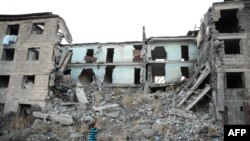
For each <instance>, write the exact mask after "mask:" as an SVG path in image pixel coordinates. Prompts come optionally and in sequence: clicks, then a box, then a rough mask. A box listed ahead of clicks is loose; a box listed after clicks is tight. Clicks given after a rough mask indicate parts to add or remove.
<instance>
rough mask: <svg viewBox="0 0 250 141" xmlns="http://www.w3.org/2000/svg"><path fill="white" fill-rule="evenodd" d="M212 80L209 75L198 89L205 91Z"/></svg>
mask: <svg viewBox="0 0 250 141" xmlns="http://www.w3.org/2000/svg"><path fill="white" fill-rule="evenodd" d="M209 80H210V74H209V75H207V77H206V78H205V79H204V80H203V81H202V82H201V84H200V85H199V86H198V89H204V88H205V87H206V84H209Z"/></svg>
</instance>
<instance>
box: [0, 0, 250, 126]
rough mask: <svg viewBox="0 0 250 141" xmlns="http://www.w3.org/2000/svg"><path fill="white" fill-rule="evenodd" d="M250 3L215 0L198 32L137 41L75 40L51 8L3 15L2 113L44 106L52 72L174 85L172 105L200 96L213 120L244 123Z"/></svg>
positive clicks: (109, 82)
mask: <svg viewBox="0 0 250 141" xmlns="http://www.w3.org/2000/svg"><path fill="white" fill-rule="evenodd" d="M249 13H250V2H249V1H232V0H225V1H224V2H219V3H214V4H213V6H212V7H211V8H209V10H208V12H207V13H206V14H205V16H204V18H203V19H202V20H201V25H200V28H199V31H189V32H188V34H187V35H186V36H173V37H164V36H163V37H150V38H146V35H145V30H143V40H142V41H129V42H108V43H98V42H97V43H79V44H64V45H61V44H60V43H61V40H62V39H63V38H64V39H65V40H66V41H67V42H68V43H71V42H72V39H71V35H70V32H69V30H68V28H67V26H66V24H65V22H64V20H63V19H62V18H61V17H59V16H58V15H53V14H52V13H36V14H26V15H0V39H2V44H1V45H0V59H1V61H0V68H1V69H0V94H1V95H0V103H1V104H2V105H4V107H5V110H4V111H5V112H9V111H14V112H17V111H18V110H20V109H22V108H23V107H27V106H30V105H39V106H40V107H44V106H45V100H46V99H47V98H49V96H50V93H52V92H51V91H50V87H52V86H54V85H55V79H56V76H62V75H65V74H68V75H70V76H71V78H72V79H73V80H75V81H77V82H78V83H80V84H83V85H85V84H90V83H96V84H97V85H99V86H107V87H138V88H141V89H144V92H145V93H149V92H155V91H157V90H166V87H168V86H171V88H173V87H172V86H173V85H175V86H176V87H179V88H178V89H179V90H178V91H177V90H176V91H177V95H178V97H181V100H180V101H176V107H178V108H181V109H184V110H190V109H192V108H193V107H194V106H195V105H198V103H199V102H201V101H202V99H203V98H204V97H206V98H208V99H209V101H210V104H209V109H210V110H213V112H214V115H215V118H216V119H218V120H221V121H223V122H224V123H225V124H248V123H249V122H250V121H249V119H250V117H249V116H250V113H249V108H250V107H249V106H250V105H249V102H248V100H249V91H250V73H249V72H250V69H249V66H250V64H249V62H250V61H249V54H250V50H249V42H250V34H249V33H250V25H249V23H250V16H249Z"/></svg>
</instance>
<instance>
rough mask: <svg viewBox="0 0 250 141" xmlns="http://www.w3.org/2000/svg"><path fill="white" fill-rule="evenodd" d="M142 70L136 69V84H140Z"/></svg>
mask: <svg viewBox="0 0 250 141" xmlns="http://www.w3.org/2000/svg"><path fill="white" fill-rule="evenodd" d="M140 72H141V69H140V68H135V74H134V84H140V78H141V77H140Z"/></svg>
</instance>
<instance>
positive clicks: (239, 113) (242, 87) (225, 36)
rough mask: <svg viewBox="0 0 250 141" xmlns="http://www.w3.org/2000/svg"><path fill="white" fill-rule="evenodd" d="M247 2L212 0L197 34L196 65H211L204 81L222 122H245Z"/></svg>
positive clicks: (249, 83)
mask: <svg viewBox="0 0 250 141" xmlns="http://www.w3.org/2000/svg"><path fill="white" fill-rule="evenodd" d="M249 12H250V2H249V1H225V2H221V3H214V4H213V6H212V8H210V9H209V10H208V12H207V13H206V14H205V17H204V19H203V20H202V22H201V26H200V31H199V34H198V36H197V40H196V43H197V46H198V48H199V50H200V54H199V60H198V62H197V63H198V65H199V66H202V64H204V63H205V62H207V64H208V65H209V66H210V67H211V70H210V75H209V76H208V79H207V82H206V83H207V84H209V85H210V87H211V91H210V94H211V95H212V97H213V104H214V105H213V107H214V109H215V113H216V118H218V119H220V120H222V121H223V122H224V124H248V123H249V115H250V114H249V90H250V80H249V79H250V76H249V75H250V74H249V53H250V52H249V41H250V36H249V33H250V26H249V23H250V19H249Z"/></svg>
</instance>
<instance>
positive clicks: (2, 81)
mask: <svg viewBox="0 0 250 141" xmlns="http://www.w3.org/2000/svg"><path fill="white" fill-rule="evenodd" d="M9 80H10V76H9V75H0V88H8V87H9Z"/></svg>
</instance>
